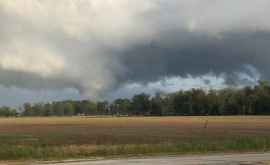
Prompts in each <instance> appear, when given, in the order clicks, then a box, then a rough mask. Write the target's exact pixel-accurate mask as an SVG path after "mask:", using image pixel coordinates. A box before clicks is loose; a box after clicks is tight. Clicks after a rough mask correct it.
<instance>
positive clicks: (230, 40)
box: [121, 31, 270, 81]
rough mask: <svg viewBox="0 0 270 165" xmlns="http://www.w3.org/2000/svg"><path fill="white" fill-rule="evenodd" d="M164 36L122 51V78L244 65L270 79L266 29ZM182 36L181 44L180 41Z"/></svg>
mask: <svg viewBox="0 0 270 165" xmlns="http://www.w3.org/2000/svg"><path fill="white" fill-rule="evenodd" d="M169 33H170V32H169ZM161 35H162V34H161ZM163 35H165V36H164V37H161V40H157V41H154V40H153V41H150V42H149V43H148V44H145V45H136V46H135V47H132V48H130V49H128V50H126V51H125V52H121V53H123V54H124V55H123V59H121V60H122V63H123V64H124V65H125V66H126V68H127V74H126V75H125V77H122V79H126V80H130V81H156V80H157V79H159V78H161V77H162V76H164V75H168V76H178V75H180V76H186V75H187V74H192V75H201V74H205V73H208V72H215V73H217V74H220V73H228V74H231V73H233V72H235V71H241V70H242V69H243V66H245V65H252V66H254V67H255V68H257V69H258V70H260V71H261V72H262V73H263V75H264V78H266V79H268V80H269V78H270V77H269V76H270V72H269V60H270V54H269V53H270V48H269V44H270V33H269V32H264V31H258V32H256V31H255V32H254V31H253V32H244V31H243V32H230V33H224V34H222V37H221V36H207V35H203V34H198V35H196V34H193V33H189V32H174V33H172V34H163ZM168 36H170V37H169V38H166V37H168ZM183 36H184V37H185V39H184V40H185V43H184V44H182V43H181V42H182V40H183ZM220 37H221V38H220ZM178 43H179V44H178Z"/></svg>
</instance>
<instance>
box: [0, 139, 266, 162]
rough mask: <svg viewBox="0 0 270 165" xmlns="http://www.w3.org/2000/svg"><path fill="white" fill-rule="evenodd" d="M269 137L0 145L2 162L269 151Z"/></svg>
mask: <svg viewBox="0 0 270 165" xmlns="http://www.w3.org/2000/svg"><path fill="white" fill-rule="evenodd" d="M269 150H270V138H268V137H267V138H266V137H234V138H233V137H231V138H225V139H190V140H182V141H179V142H177V143H161V144H134V145H132V144H126V145H63V146H52V145H38V144H36V145H6V144H1V145H0V159H1V160H10V159H11V160H62V159H71V158H75V159H80V158H87V159H89V158H97V157H103V158H106V157H129V156H151V155H166V154H194V153H196V154H198V153H209V152H211V153H213V152H247V151H269Z"/></svg>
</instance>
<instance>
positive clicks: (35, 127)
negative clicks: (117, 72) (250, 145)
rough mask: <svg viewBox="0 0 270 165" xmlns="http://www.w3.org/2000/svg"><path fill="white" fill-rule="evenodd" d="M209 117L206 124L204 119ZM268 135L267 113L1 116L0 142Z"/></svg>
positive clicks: (114, 141) (269, 119) (138, 141)
mask: <svg viewBox="0 0 270 165" xmlns="http://www.w3.org/2000/svg"><path fill="white" fill-rule="evenodd" d="M206 121H208V126H207V128H204V127H205V122H206ZM228 136H229V137H231V136H233V137H237V136H266V137H270V117H266V116H260V117H255V116H249V117H121V118H116V117H115V118H113V117H112V118H109V117H108V118H106V117H104V118H102V117H100V118H99V117H63V118H57V117H55V118H54V117H53V118H2V119H0V143H5V144H32V143H37V142H38V143H42V144H51V145H70V144H74V145H81V144H82V145H84V144H87V145H96V144H152V143H153V144H155V143H160V142H164V141H168V142H174V141H179V139H190V138H204V137H205V138H210V139H211V138H215V139H217V138H225V137H228Z"/></svg>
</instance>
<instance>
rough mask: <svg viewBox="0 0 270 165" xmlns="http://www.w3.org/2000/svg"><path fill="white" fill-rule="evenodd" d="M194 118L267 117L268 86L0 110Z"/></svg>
mask: <svg viewBox="0 0 270 165" xmlns="http://www.w3.org/2000/svg"><path fill="white" fill-rule="evenodd" d="M75 115H87V116H88V115H89V116H91V115H93V116H94V115H114V116H188V115H190V116H191V115H192V116H196V115H198V116H199V115H200V116H203V115H270V86H269V85H268V83H267V82H265V81H260V82H259V83H258V85H256V86H254V87H244V88H241V89H233V88H227V89H222V90H209V91H205V90H202V89H192V90H189V91H178V92H175V93H171V94H162V93H158V94H156V95H155V96H150V95H148V94H145V93H142V94H138V95H134V96H133V97H132V98H131V99H127V98H120V99H116V100H114V101H113V102H108V101H98V102H95V101H91V100H81V101H72V100H67V101H58V102H51V103H34V104H30V103H25V104H24V105H23V107H22V108H21V110H20V111H16V110H14V109H12V108H9V107H2V108H0V116H5V117H9V116H75Z"/></svg>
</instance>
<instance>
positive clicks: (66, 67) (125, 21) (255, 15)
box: [0, 0, 270, 106]
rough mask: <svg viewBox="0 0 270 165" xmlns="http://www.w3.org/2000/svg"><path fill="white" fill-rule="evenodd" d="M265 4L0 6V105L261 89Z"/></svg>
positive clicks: (267, 41)
mask: <svg viewBox="0 0 270 165" xmlns="http://www.w3.org/2000/svg"><path fill="white" fill-rule="evenodd" d="M269 7H270V1H269V0H256V1H254V0H220V1H216V0H169V1H168V0H136V1H133V0H64V1H55V0H27V1H24V0H12V1H9V0H3V1H0V20H1V21H0V105H9V106H18V105H21V104H23V103H24V102H44V101H45V102H46V101H52V100H65V99H76V100H77V99H94V100H102V99H109V100H110V99H115V98H117V97H131V96H132V95H133V94H136V93H140V92H146V93H149V94H154V93H156V92H174V91H177V90H188V89H191V88H202V89H222V88H226V87H230V86H246V85H254V84H256V82H257V81H258V80H259V79H264V80H269V79H270V54H269V53H270V47H269V45H270V21H269V15H270V10H269Z"/></svg>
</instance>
